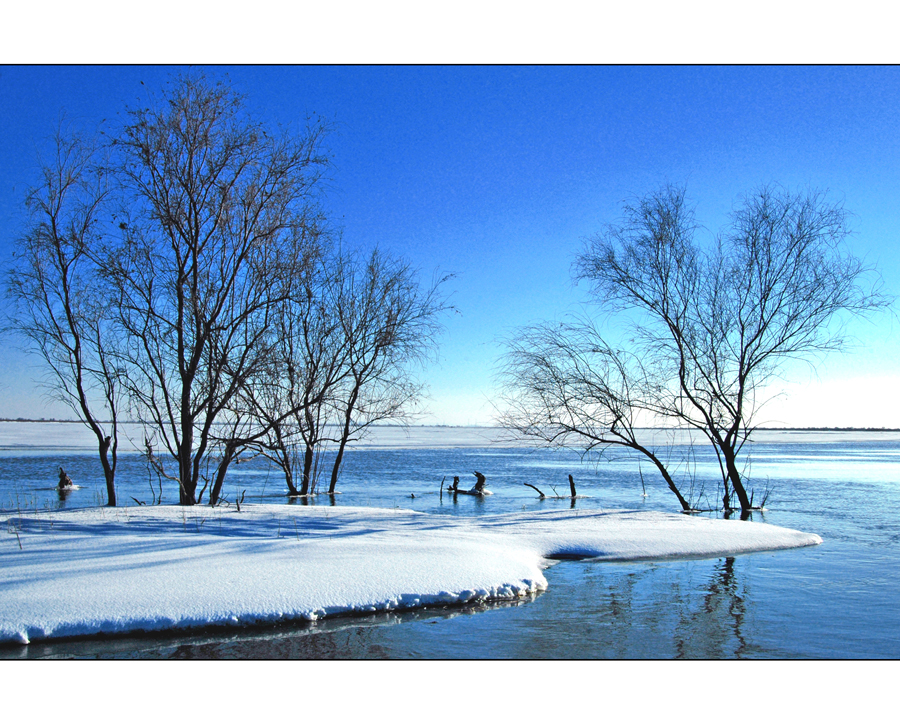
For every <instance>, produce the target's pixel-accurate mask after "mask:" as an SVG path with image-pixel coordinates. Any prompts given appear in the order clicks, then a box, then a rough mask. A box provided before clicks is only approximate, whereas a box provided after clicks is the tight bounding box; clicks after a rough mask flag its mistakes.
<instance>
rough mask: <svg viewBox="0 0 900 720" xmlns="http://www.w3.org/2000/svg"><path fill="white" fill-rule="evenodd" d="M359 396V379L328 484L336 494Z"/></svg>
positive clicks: (345, 417)
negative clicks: (336, 486) (335, 487)
mask: <svg viewBox="0 0 900 720" xmlns="http://www.w3.org/2000/svg"><path fill="white" fill-rule="evenodd" d="M358 397H359V379H358V378H357V379H356V384H355V386H354V388H353V392H352V393H350V399H349V400H347V409H346V411H345V412H344V427H343V428H342V430H341V443H340V445H339V446H338V451H337V457H336V458H335V459H334V466H333V467H332V468H331V483H330V484H329V485H328V493H329V494H330V495H333V494H334V486H335V485H337V479H338V471H339V470H340V468H341V461H342V460H343V459H344V448H345V447H347V441H348V440H349V439H350V422H351V420H352V419H353V409H354V408H355V407H356V400H357V398H358Z"/></svg>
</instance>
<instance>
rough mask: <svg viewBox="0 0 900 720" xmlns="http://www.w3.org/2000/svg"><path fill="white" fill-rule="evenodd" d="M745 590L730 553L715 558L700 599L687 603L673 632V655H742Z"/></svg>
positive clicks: (745, 646)
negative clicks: (694, 604)
mask: <svg viewBox="0 0 900 720" xmlns="http://www.w3.org/2000/svg"><path fill="white" fill-rule="evenodd" d="M744 592H745V590H744V589H743V588H742V587H741V583H740V582H739V580H738V577H737V574H736V572H735V560H734V558H733V557H730V558H724V559H722V560H719V561H717V563H716V565H715V567H714V569H713V572H712V574H711V576H710V578H709V581H708V583H707V584H706V587H705V590H704V593H705V594H704V598H703V602H702V604H701V605H700V607H699V608H697V609H695V610H693V611H692V610H691V609H690V606H686V608H685V609H686V611H687V612H684V613H682V615H681V618H680V620H679V623H678V627H677V628H676V631H675V635H674V642H675V651H676V652H675V657H676V658H689V657H693V658H698V657H700V658H722V657H734V658H740V657H744V656H745V654H746V651H747V645H748V643H747V640H746V639H745V637H744V630H743V626H744V622H745V613H746V606H745V602H744Z"/></svg>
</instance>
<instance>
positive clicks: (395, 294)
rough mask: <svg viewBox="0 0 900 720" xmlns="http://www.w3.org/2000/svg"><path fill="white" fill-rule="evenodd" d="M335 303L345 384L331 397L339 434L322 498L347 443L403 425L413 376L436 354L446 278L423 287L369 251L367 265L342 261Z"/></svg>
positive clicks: (401, 266)
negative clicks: (379, 425)
mask: <svg viewBox="0 0 900 720" xmlns="http://www.w3.org/2000/svg"><path fill="white" fill-rule="evenodd" d="M340 265H341V266H342V267H343V268H344V270H343V273H342V281H343V282H342V284H341V288H342V291H341V297H340V300H339V302H338V303H337V304H336V309H337V311H338V319H339V322H340V327H341V330H342V334H343V337H344V339H345V363H346V368H347V372H346V375H345V379H344V381H343V383H342V384H341V385H339V386H338V388H337V389H338V390H339V391H340V392H339V393H334V394H333V397H334V399H333V401H332V402H333V404H334V405H335V408H336V410H337V417H338V422H339V432H338V436H337V438H336V442H337V453H336V455H335V459H334V463H333V464H332V469H331V481H330V483H329V487H328V492H329V493H334V491H335V486H336V485H337V481H338V477H339V474H340V468H341V463H342V461H343V458H344V451H345V450H346V447H347V444H348V443H349V442H351V441H352V440H354V439H358V438H360V437H362V436H363V435H364V434H365V432H366V431H367V429H368V428H370V427H371V426H372V425H373V424H374V423H376V422H380V421H385V420H394V421H403V420H404V419H406V418H407V417H408V413H409V412H410V411H411V410H412V409H413V406H414V404H415V402H416V401H417V400H418V399H419V398H420V397H421V395H422V392H423V388H422V385H421V383H419V382H417V380H416V379H415V376H414V373H413V370H414V368H415V366H416V365H417V364H421V363H424V362H425V361H426V360H427V359H428V358H429V357H430V356H431V355H432V352H433V351H434V350H435V349H436V344H435V338H436V336H437V334H438V332H439V331H440V329H441V324H440V316H441V315H442V314H443V313H444V312H445V311H447V310H448V309H450V306H449V305H448V304H447V302H446V300H445V299H444V298H443V296H442V295H441V289H442V286H443V284H444V283H445V282H446V281H447V280H449V278H450V276H449V275H445V276H442V277H439V278H436V279H435V281H434V282H433V283H432V284H431V286H429V287H423V286H422V285H421V284H420V282H419V280H418V278H417V276H416V273H415V272H414V270H413V269H412V268H411V267H410V266H409V264H407V263H406V262H404V261H402V260H400V259H397V258H392V257H390V256H388V255H386V254H385V253H384V252H382V251H380V250H377V249H376V250H374V251H373V252H372V254H371V255H370V256H369V258H368V260H367V261H366V262H364V263H363V262H359V261H358V259H357V258H355V257H352V256H351V257H347V258H344V259H343V260H341V262H340Z"/></svg>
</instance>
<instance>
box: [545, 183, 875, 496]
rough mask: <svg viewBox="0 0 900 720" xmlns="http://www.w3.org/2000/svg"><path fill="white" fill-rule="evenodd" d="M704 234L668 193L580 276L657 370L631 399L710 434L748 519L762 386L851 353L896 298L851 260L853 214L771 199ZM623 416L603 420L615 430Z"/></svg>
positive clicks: (646, 205) (581, 265) (580, 269)
mask: <svg viewBox="0 0 900 720" xmlns="http://www.w3.org/2000/svg"><path fill="white" fill-rule="evenodd" d="M696 230H697V227H696V223H695V220H694V215H693V212H692V210H691V209H690V208H689V207H688V205H687V203H686V200H685V192H684V190H683V189H682V188H678V187H665V188H663V189H662V190H661V191H659V192H656V193H653V194H651V195H648V196H646V197H644V198H642V199H641V200H640V201H638V202H637V203H636V204H633V205H626V206H625V214H624V220H623V221H622V222H621V223H619V224H617V225H611V226H609V227H608V228H606V229H605V230H604V231H603V232H601V233H600V234H598V235H597V236H596V237H594V238H592V239H591V240H589V241H588V242H587V243H586V245H585V247H584V249H583V251H582V252H581V254H580V255H579V257H578V259H577V262H576V274H577V277H578V278H579V279H582V280H587V281H588V282H589V283H590V284H591V288H592V291H593V293H594V297H595V299H596V300H597V301H598V302H599V304H600V306H601V307H602V308H603V309H604V310H605V311H607V312H608V313H609V314H610V315H611V316H615V317H619V318H625V317H629V316H630V317H631V318H632V320H633V322H632V325H631V332H632V334H633V335H634V337H635V338H636V345H635V347H636V355H637V356H639V357H640V358H641V365H642V366H643V367H644V368H645V369H646V368H648V367H652V373H650V374H649V376H650V377H652V378H653V381H652V382H650V383H641V384H640V387H641V392H640V393H639V398H638V401H637V402H636V403H634V402H633V400H634V398H633V396H624V397H622V399H623V400H625V401H626V404H629V405H633V406H634V407H639V408H640V409H642V410H643V411H644V412H646V413H650V414H652V415H655V416H656V417H657V418H659V419H661V420H663V421H668V422H671V423H675V424H677V425H678V426H681V427H687V428H693V429H696V430H698V431H700V432H701V433H702V434H703V435H704V436H705V437H706V438H707V439H708V440H709V441H710V443H711V444H712V446H713V448H714V450H715V452H716V454H717V457H718V459H719V465H720V470H721V476H722V482H723V490H724V505H725V508H726V510H727V509H730V503H731V498H732V497H733V496H736V497H737V500H738V503H739V505H740V508H741V510H742V511H743V512H746V511H749V510H750V509H751V506H752V502H751V496H750V495H748V493H747V490H746V487H745V482H744V480H745V478H744V477H743V476H742V474H741V472H740V469H739V467H738V462H737V460H738V456H739V454H740V453H741V451H742V449H743V448H744V445H745V443H746V442H747V441H748V439H749V438H750V435H751V433H752V432H753V430H754V428H755V427H756V419H755V414H756V411H757V410H758V409H759V407H760V403H761V398H762V393H761V392H760V391H761V390H762V388H764V387H765V386H766V385H767V384H768V383H770V382H771V381H772V380H773V379H775V378H776V377H778V376H779V374H780V373H781V372H782V371H783V369H784V366H785V363H787V362H788V361H791V360H798V359H799V360H810V359H811V358H817V357H821V355H822V354H824V353H827V352H831V351H834V350H839V349H841V348H842V347H844V344H845V341H846V338H847V334H846V323H845V322H844V320H845V319H846V317H847V316H848V315H850V316H853V315H857V316H858V315H866V314H868V313H870V312H872V311H875V310H878V309H880V308H883V307H885V306H886V305H887V304H888V303H889V298H887V297H886V296H885V295H884V294H883V293H882V292H881V290H880V287H879V286H878V284H877V278H876V276H875V275H874V273H873V272H872V270H871V268H869V267H867V266H866V265H865V264H864V263H863V262H862V261H861V260H859V259H857V258H855V257H853V256H852V255H851V254H850V253H849V252H848V251H847V249H846V245H845V242H844V241H845V239H846V237H847V235H848V227H847V213H846V211H845V210H844V209H843V208H842V207H841V206H840V205H837V204H834V203H831V202H829V201H828V200H827V198H826V197H825V196H824V195H822V194H820V193H816V192H809V193H806V194H803V193H792V192H789V191H786V190H784V189H781V188H778V187H764V188H762V189H761V190H759V191H758V192H755V193H753V194H751V195H748V196H747V197H746V198H744V199H743V200H742V201H741V202H740V204H739V206H738V208H737V209H736V210H735V211H734V213H733V214H732V217H731V222H730V223H729V225H728V226H727V227H726V228H725V230H723V232H722V233H721V234H720V235H719V236H718V238H716V240H715V241H714V242H713V243H711V244H709V245H708V246H704V245H702V244H700V243H699V242H697V241H696V240H695V233H696ZM870 278H875V279H874V280H872V282H869V281H870ZM560 340H561V342H562V344H563V345H565V343H566V338H565V336H564V335H563V336H561V337H560ZM572 350H573V352H575V353H576V355H577V354H578V353H577V347H573V348H572ZM605 372H606V371H605V370H602V369H601V371H600V375H603V374H604V373H605ZM617 372H618V371H617ZM625 376H627V377H628V378H629V380H630V381H632V382H633V381H634V380H635V379H636V378H635V377H634V375H633V373H631V372H628V373H625ZM642 377H643V376H639V377H638V378H637V379H641V378H642ZM576 387H577V386H576ZM616 417H617V416H616V414H615V413H610V414H609V415H607V416H604V417H603V418H602V419H603V422H604V423H606V422H608V426H607V427H606V428H605V430H606V431H607V432H608V431H609V430H610V429H611V428H612V427H613V423H614V421H615V419H616Z"/></svg>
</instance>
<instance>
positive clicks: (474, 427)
mask: <svg viewBox="0 0 900 720" xmlns="http://www.w3.org/2000/svg"><path fill="white" fill-rule="evenodd" d="M102 422H109V421H108V420H104V421H102ZM0 423H66V424H72V425H77V424H82V423H83V421H82V420H60V419H57V418H37V419H35V418H0ZM144 424H145V423H143V422H141V421H140V420H120V421H119V425H144ZM214 424H216V423H214ZM372 427H385V428H398V427H400V428H402V427H410V428H467V429H471V430H502V429H503V427H502V426H501V425H446V424H434V425H409V426H404V425H387V424H386V425H374V426H372ZM671 429H672V428H663V427H640V428H635V430H657V431H665V430H671ZM681 429H682V430H686V429H690V428H681ZM753 432H900V427H895V428H886V427H760V428H756V429H754V431H753Z"/></svg>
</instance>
